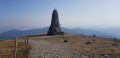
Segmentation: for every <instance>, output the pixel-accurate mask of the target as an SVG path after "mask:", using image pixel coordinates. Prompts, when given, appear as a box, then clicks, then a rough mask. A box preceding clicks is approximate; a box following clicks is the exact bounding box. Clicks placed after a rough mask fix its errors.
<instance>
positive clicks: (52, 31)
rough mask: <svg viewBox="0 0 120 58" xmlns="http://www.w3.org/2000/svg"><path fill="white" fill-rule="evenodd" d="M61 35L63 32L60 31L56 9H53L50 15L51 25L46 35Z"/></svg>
mask: <svg viewBox="0 0 120 58" xmlns="http://www.w3.org/2000/svg"><path fill="white" fill-rule="evenodd" d="M63 34H64V32H63V31H62V29H61V26H60V23H59V18H58V12H57V10H56V9H54V10H53V13H52V20H51V25H50V27H49V31H48V33H47V35H63Z"/></svg>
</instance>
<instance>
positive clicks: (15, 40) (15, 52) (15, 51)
mask: <svg viewBox="0 0 120 58" xmlns="http://www.w3.org/2000/svg"><path fill="white" fill-rule="evenodd" d="M14 42H15V48H14V49H15V50H14V58H16V56H17V39H16V38H14Z"/></svg>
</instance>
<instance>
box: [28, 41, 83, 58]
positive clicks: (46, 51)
mask: <svg viewBox="0 0 120 58" xmlns="http://www.w3.org/2000/svg"><path fill="white" fill-rule="evenodd" d="M29 44H30V45H31V47H32V49H31V51H30V55H29V58H80V57H81V55H80V53H79V52H78V51H77V50H76V49H72V48H68V47H66V46H64V45H62V44H56V43H49V42H45V41H34V40H29Z"/></svg>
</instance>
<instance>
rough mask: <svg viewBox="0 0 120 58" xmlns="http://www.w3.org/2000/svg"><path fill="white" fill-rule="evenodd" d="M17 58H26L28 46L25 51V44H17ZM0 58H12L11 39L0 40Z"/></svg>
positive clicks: (12, 42)
mask: <svg viewBox="0 0 120 58" xmlns="http://www.w3.org/2000/svg"><path fill="white" fill-rule="evenodd" d="M17 49H18V50H17V58H28V54H29V50H30V46H29V48H28V49H27V51H26V48H25V43H24V42H18V47H17ZM0 58H14V41H13V39H7V40H0Z"/></svg>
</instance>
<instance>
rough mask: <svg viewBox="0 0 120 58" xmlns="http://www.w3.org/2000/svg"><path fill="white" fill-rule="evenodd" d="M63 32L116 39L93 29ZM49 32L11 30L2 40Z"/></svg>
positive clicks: (5, 33) (109, 34)
mask: <svg viewBox="0 0 120 58" xmlns="http://www.w3.org/2000/svg"><path fill="white" fill-rule="evenodd" d="M62 30H63V31H64V32H65V33H72V34H84V35H90V36H92V35H93V34H94V35H96V36H100V37H107V38H110V37H111V38H114V37H115V35H114V34H111V33H106V32H103V31H98V30H91V29H80V28H75V29H68V28H62ZM47 31H48V27H46V28H41V29H32V30H10V31H7V32H4V33H2V34H0V38H12V37H21V36H27V35H32V34H39V33H46V32H47Z"/></svg>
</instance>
